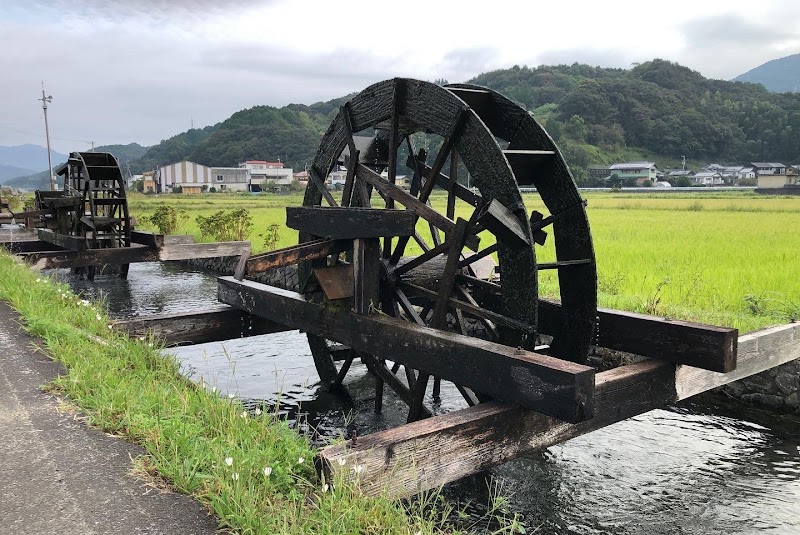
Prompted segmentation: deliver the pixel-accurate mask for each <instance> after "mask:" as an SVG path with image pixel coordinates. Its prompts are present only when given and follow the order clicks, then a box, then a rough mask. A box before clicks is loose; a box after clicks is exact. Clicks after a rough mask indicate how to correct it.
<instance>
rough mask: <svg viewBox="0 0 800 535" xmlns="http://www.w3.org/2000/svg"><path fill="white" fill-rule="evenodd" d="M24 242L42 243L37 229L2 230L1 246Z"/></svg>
mask: <svg viewBox="0 0 800 535" xmlns="http://www.w3.org/2000/svg"><path fill="white" fill-rule="evenodd" d="M23 241H41V240H39V235H38V234H37V233H36V229H31V228H26V229H13V230H11V229H0V244H6V243H18V242H23Z"/></svg>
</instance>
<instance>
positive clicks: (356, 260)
mask: <svg viewBox="0 0 800 535" xmlns="http://www.w3.org/2000/svg"><path fill="white" fill-rule="evenodd" d="M380 255H381V243H380V241H378V239H377V238H371V239H368V240H361V239H359V240H353V268H352V269H353V279H352V280H353V292H354V298H353V308H354V309H355V311H356V313H358V314H369V313H370V312H371V311H372V310H375V309H377V307H378V305H379V303H380V273H381V271H380V270H381V264H380Z"/></svg>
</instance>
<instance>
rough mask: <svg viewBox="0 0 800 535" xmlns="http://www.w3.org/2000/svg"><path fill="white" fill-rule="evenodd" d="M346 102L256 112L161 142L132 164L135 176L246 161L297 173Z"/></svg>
mask: <svg viewBox="0 0 800 535" xmlns="http://www.w3.org/2000/svg"><path fill="white" fill-rule="evenodd" d="M347 98H348V97H342V98H339V99H335V100H331V101H328V102H319V103H317V104H313V105H311V106H306V105H303V104H289V105H288V106H284V107H283V108H274V107H272V106H255V107H253V108H249V109H246V110H241V111H238V112H236V113H234V114H233V115H231V116H230V117H229V118H228V119H226V120H225V121H223V122H221V123H219V124H216V125H214V126H208V127H206V128H204V129H202V130H200V129H193V130H189V131H187V132H184V133H182V134H178V135H177V136H174V137H172V138H170V139H167V140H164V141H162V142H161V143H159V144H158V145H155V146H154V147H153V148H151V149H150V150H149V151H148V152H147V154H145V155H144V157H142V158H140V159H139V160H137V161H135V162H132V163H131V167H132V169H133V170H134V172H142V171H145V170H148V169H153V168H154V167H155V166H157V165H164V164H168V163H173V162H176V161H179V160H182V159H187V160H191V161H194V162H197V163H200V164H203V165H208V166H219V167H235V166H236V165H237V164H238V163H239V162H241V161H244V160H248V159H258V160H271V161H275V160H277V159H279V158H280V160H281V161H282V162H285V163H286V164H287V165H289V166H291V167H293V168H295V169H303V166H304V165H305V164H306V163H309V162H311V160H312V159H313V158H314V154H315V152H316V150H317V145H318V144H319V140H320V136H322V134H323V133H324V132H325V130H326V129H327V128H328V125H329V124H330V122H331V120H332V119H333V116H334V115H336V112H337V111H338V109H339V105H340V104H342V103H344V101H345V100H347Z"/></svg>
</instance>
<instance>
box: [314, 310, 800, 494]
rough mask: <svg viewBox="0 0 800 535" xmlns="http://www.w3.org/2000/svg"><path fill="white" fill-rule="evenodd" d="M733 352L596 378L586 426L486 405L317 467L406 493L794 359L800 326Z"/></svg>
mask: <svg viewBox="0 0 800 535" xmlns="http://www.w3.org/2000/svg"><path fill="white" fill-rule="evenodd" d="M738 350H739V354H740V358H739V366H738V368H737V369H736V370H735V371H732V372H728V373H724V374H723V373H717V372H712V371H708V370H702V369H699V368H693V367H691V366H685V365H678V366H675V365H674V364H672V363H669V362H665V361H656V360H647V361H644V362H640V363H637V364H632V365H628V366H622V367H619V368H615V369H613V370H610V371H607V372H602V373H599V374H597V378H596V383H597V384H596V389H595V417H594V418H593V419H592V420H588V421H585V422H579V423H567V422H563V421H561V420H558V419H556V418H552V417H550V416H546V415H544V414H541V413H537V412H533V411H529V410H525V409H522V408H520V407H515V406H512V405H508V404H504V403H499V402H491V403H485V404H482V405H477V406H475V407H470V408H468V409H463V410H460V411H455V412H452V413H449V414H444V415H441V416H436V417H433V418H429V419H427V420H421V421H418V422H414V423H411V424H406V425H404V426H400V427H396V428H394V429H388V430H386V431H381V432H378V433H373V434H371V435H366V436H362V437H359V439H358V442H357V443H356V444H355V445H353V444H349V443H341V444H336V445H333V446H328V447H327V448H324V449H323V450H321V452H320V455H319V459H320V463H321V466H322V470H323V471H324V472H325V473H326V474H327V477H328V478H329V480H335V479H333V478H335V477H336V476H335V475H333V473H334V472H342V473H344V475H345V476H346V477H358V478H359V479H360V484H359V486H360V489H361V490H362V491H363V492H365V493H366V494H370V495H388V496H390V497H393V498H400V497H404V496H409V495H411V494H415V493H418V492H421V491H423V490H428V489H432V488H436V487H438V486H440V485H443V484H445V483H448V482H450V481H454V480H456V479H459V478H462V477H465V476H467V475H469V474H473V473H476V472H479V471H481V470H485V469H488V468H490V467H492V466H495V465H498V464H501V463H504V462H507V461H510V460H512V459H514V458H516V457H519V456H521V455H525V454H529V453H532V452H534V451H537V450H541V449H545V448H547V447H549V446H552V445H554V444H559V443H561V442H564V441H566V440H569V439H571V438H574V437H577V436H579V435H582V434H585V433H588V432H591V431H594V430H596V429H600V428H602V427H605V426H607V425H610V424H612V423H614V422H618V421H621V420H624V419H627V418H630V417H632V416H636V415H638V414H642V413H645V412H648V411H650V410H652V409H655V408H658V407H661V406H663V405H667V404H670V403H674V402H676V401H680V400H682V399H686V398H688V397H691V396H694V395H696V394H699V393H701V392H705V391H707V390H710V389H712V388H716V387H718V386H722V385H725V384H728V383H730V382H733V381H737V380H739V379H742V378H744V377H748V376H750V375H753V374H756V373H759V372H762V371H764V370H767V369H770V368H773V367H775V366H778V365H780V364H783V363H786V362H790V361H793V360H796V359H800V324H790V325H782V326H779V327H772V328H769V329H764V330H762V331H758V332H754V333H750V334H746V335H743V336H740V337H739V338H738ZM356 466H361V467H362V469H361V470H360V471H359V473H358V474H356V472H355V471H354V470H353V468H354V467H356Z"/></svg>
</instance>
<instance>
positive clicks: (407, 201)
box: [356, 164, 480, 251]
mask: <svg viewBox="0 0 800 535" xmlns="http://www.w3.org/2000/svg"><path fill="white" fill-rule="evenodd" d="M356 176H358V178H359V179H361V180H363V181H364V182H367V183H368V184H370V185H372V186H373V187H374V188H375V189H377V190H378V191H380V192H381V193H383V194H384V195H387V196H389V197H391V198H393V199H394V200H395V201H397V202H399V203H400V204H402V205H403V206H405V207H406V208H408V209H409V210H413V211H414V212H415V213H416V215H417V216H419V217H421V218H423V219H425V220H426V221H428V222H429V223H431V224H432V225H433V226H435V227H436V228H438V229H440V230H443V231H444V232H445V233H446V234H450V233H451V232H453V230H454V229H455V225H456V223H455V221H453V220H452V219H448V218H447V217H445V216H443V215H442V214H440V213H439V212H437V211H436V210H434V209H433V208H431V207H430V206H428V205H427V204H425V203H424V202H423V201H420V200H419V199H417V198H416V197H414V196H413V195H411V194H410V193H408V192H406V191H405V190H403V189H402V188H400V187H399V186H396V185H394V184H389V183H388V182H386V181H385V180H383V178H381V176H380V175H379V174H378V173H376V172H375V171H373V170H372V169H370V168H369V167H366V166H365V165H362V164H359V165H358V168H357V169H356ZM464 243H465V245H466V246H467V247H469V248H470V249H472V250H473V251H475V250H477V248H478V244H479V243H480V239H479V238H478V237H477V236H475V235H472V234H470V235H468V236H467V238H466V240H465V242H464Z"/></svg>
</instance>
